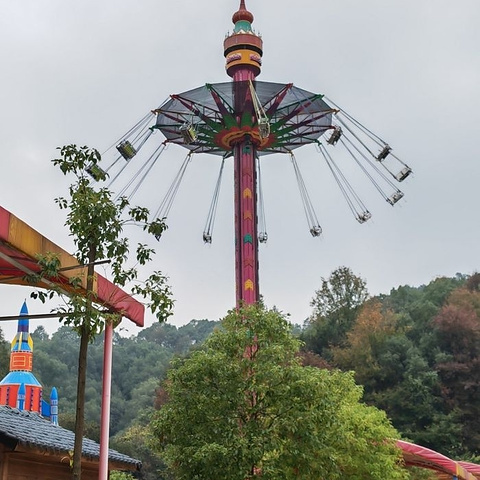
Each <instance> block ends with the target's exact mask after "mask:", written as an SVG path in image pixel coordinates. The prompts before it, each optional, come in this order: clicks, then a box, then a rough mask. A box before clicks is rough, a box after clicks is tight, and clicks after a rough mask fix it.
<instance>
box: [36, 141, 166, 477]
mask: <svg viewBox="0 0 480 480" xmlns="http://www.w3.org/2000/svg"><path fill="white" fill-rule="evenodd" d="M100 159H101V157H100V154H99V152H98V151H97V150H94V149H89V148H88V147H77V146H76V145H68V146H64V147H62V148H60V158H57V159H54V160H53V164H54V165H55V166H58V167H59V168H60V170H61V171H62V172H63V173H64V174H65V175H68V174H72V175H74V176H75V178H76V180H75V182H74V183H73V184H71V185H70V188H69V198H64V197H60V198H57V199H55V201H56V203H57V204H58V206H59V207H60V209H63V210H66V211H67V220H66V225H67V227H68V228H69V231H70V235H71V236H72V238H73V241H74V243H75V246H76V248H77V250H76V252H75V257H76V258H77V260H78V261H79V263H80V264H81V265H85V266H86V278H82V277H80V276H79V277H77V278H74V279H73V280H72V285H71V287H72V288H73V294H71V295H70V297H69V299H68V301H67V302H66V306H65V307H63V308H62V309H60V314H61V316H62V318H63V320H64V323H65V324H66V325H69V326H71V327H73V329H74V330H75V331H76V332H77V333H78V335H79V336H80V348H79V354H78V375H77V404H76V420H75V446H74V454H73V478H74V479H77V480H78V479H80V478H81V456H82V438H83V433H84V422H85V392H86V387H85V385H86V371H87V352H88V343H89V342H91V341H92V340H93V339H94V338H95V336H96V335H98V334H99V333H100V332H101V331H102V330H103V328H104V327H105V325H106V323H107V322H113V323H115V322H117V321H118V320H119V319H118V317H117V316H112V315H105V314H102V310H103V308H102V305H99V304H98V298H96V297H95V294H94V290H93V287H94V274H95V272H94V266H95V263H96V262H98V261H108V262H110V266H111V275H112V280H113V283H115V284H117V285H120V286H125V285H126V284H130V282H135V281H137V280H138V278H137V277H138V273H137V269H136V268H134V267H127V260H128V257H129V240H128V237H126V236H124V233H123V229H124V226H125V223H126V222H128V221H130V222H135V223H140V224H143V228H144V230H146V231H147V232H148V233H150V234H152V235H155V236H156V237H159V236H161V234H162V233H163V231H164V230H165V228H166V225H165V223H164V221H163V219H155V220H154V221H149V220H148V216H149V212H148V210H147V209H145V208H142V207H131V206H130V204H129V202H128V200H127V198H125V197H121V198H120V199H118V200H114V199H112V193H111V192H110V191H109V190H108V189H107V188H99V189H98V190H97V189H95V188H93V186H92V185H91V183H90V179H89V178H88V175H87V172H88V171H90V172H92V171H95V172H96V173H97V176H98V177H99V178H103V179H105V177H106V176H105V174H104V173H103V171H102V170H101V169H100V168H99V167H98V163H99V161H100ZM153 254H154V251H153V249H151V248H148V247H147V245H145V244H141V243H139V244H138V245H137V248H136V251H135V263H138V264H140V265H145V264H146V263H147V262H149V261H150V260H151V259H152V255H153ZM39 263H40V265H41V267H42V275H43V276H47V277H56V276H58V273H59V266H60V260H59V259H58V258H57V257H55V256H52V255H49V254H47V255H45V256H43V257H41V258H40V259H39ZM80 285H84V286H85V291H86V296H83V295H81V294H77V293H76V291H75V289H76V288H78V287H79V286H80ZM56 293H59V292H58V291H53V290H52V291H50V292H48V293H44V292H36V293H34V296H39V297H40V298H41V299H42V300H45V298H47V297H50V298H51V297H53V296H54V294H56ZM132 293H136V294H140V295H141V296H143V297H144V298H146V299H147V302H148V306H149V308H150V310H151V311H152V312H153V313H154V314H156V316H157V318H158V320H159V321H163V320H165V319H166V318H167V317H168V316H169V315H170V314H171V309H172V299H171V294H170V290H169V287H168V285H167V283H166V278H165V277H164V276H163V275H162V273H161V272H154V273H153V274H152V275H151V276H150V277H149V278H147V279H146V280H145V282H143V283H134V285H133V287H132Z"/></svg>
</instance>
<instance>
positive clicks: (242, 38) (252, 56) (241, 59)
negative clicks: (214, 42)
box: [223, 0, 263, 81]
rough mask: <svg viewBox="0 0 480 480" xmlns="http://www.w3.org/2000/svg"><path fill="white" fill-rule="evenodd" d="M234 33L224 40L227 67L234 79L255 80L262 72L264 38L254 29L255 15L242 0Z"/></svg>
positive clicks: (235, 14)
mask: <svg viewBox="0 0 480 480" xmlns="http://www.w3.org/2000/svg"><path fill="white" fill-rule="evenodd" d="M232 22H233V23H234V25H235V27H234V29H233V33H232V34H231V35H228V36H227V37H226V38H225V41H224V42H223V47H224V55H225V68H226V70H227V73H228V75H230V76H231V77H232V78H233V80H234V81H242V80H253V79H254V78H255V77H256V76H258V75H259V74H260V70H261V66H262V55H263V40H262V38H261V37H260V35H257V34H256V33H255V32H254V31H253V29H252V22H253V15H252V14H251V13H250V12H249V11H248V10H247V9H246V7H245V1H244V0H242V1H241V3H240V8H239V9H238V11H237V12H235V13H234V14H233V17H232Z"/></svg>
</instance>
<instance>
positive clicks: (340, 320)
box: [303, 267, 368, 359]
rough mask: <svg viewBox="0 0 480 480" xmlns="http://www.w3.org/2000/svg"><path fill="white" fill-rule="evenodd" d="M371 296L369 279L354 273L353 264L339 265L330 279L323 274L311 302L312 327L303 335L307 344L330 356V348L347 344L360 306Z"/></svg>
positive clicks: (316, 350) (325, 355) (308, 346)
mask: <svg viewBox="0 0 480 480" xmlns="http://www.w3.org/2000/svg"><path fill="white" fill-rule="evenodd" d="M367 298H368V290H367V286H366V282H365V280H363V279H362V278H361V277H358V276H357V275H354V273H353V272H352V271H351V270H350V268H347V267H339V268H337V269H336V270H334V271H333V272H332V273H331V274H330V276H329V277H328V279H326V278H322V284H321V287H320V288H319V289H318V290H317V291H316V292H315V296H314V297H313V300H312V302H311V306H312V307H313V312H312V315H311V317H310V319H309V320H308V325H309V329H308V330H307V331H306V332H305V333H306V334H305V335H304V336H303V339H304V341H305V342H306V344H307V348H308V349H309V350H312V351H313V352H315V353H318V354H320V355H323V356H324V357H325V358H327V359H330V358H331V352H330V351H329V349H330V348H331V347H335V346H339V345H342V344H343V342H344V341H345V339H346V334H347V332H348V331H349V330H350V328H351V327H352V324H353V321H354V320H355V317H356V314H357V311H358V309H359V307H360V306H361V305H362V304H363V302H365V300H366V299H367Z"/></svg>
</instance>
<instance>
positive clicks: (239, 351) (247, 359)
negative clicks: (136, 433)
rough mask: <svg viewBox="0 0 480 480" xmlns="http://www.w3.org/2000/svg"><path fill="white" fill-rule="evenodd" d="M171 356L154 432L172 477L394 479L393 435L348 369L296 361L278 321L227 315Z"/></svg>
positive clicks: (251, 310) (294, 346)
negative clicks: (197, 345) (186, 352)
mask: <svg viewBox="0 0 480 480" xmlns="http://www.w3.org/2000/svg"><path fill="white" fill-rule="evenodd" d="M222 326H223V328H222V329H221V330H216V331H215V332H214V333H213V334H212V336H211V337H209V339H208V340H207V342H206V345H205V348H202V349H200V350H198V351H195V352H193V353H192V354H191V355H190V356H189V357H188V358H186V359H183V360H177V361H176V362H175V364H174V366H173V368H172V370H170V372H169V375H168V380H167V382H166V384H165V388H166V390H167V392H168V401H167V403H166V404H164V405H163V406H162V407H161V409H160V410H159V412H158V413H157V414H156V416H155V419H154V421H153V431H154V434H155V436H156V438H157V442H158V448H159V449H160V450H161V451H162V455H163V458H164V459H165V461H166V462H167V464H168V465H169V467H170V468H171V469H172V471H173V473H174V476H175V478H176V479H178V480H181V479H191V478H197V479H199V480H200V479H207V478H208V479H210V478H219V479H222V478H225V479H229V480H235V479H238V480H244V479H247V478H253V477H256V476H257V475H259V474H261V476H262V478H265V479H290V478H292V479H293V478H296V479H298V478H305V479H306V478H327V477H328V478H341V477H342V478H343V477H344V476H345V475H347V476H350V477H351V478H357V477H358V478H363V477H365V476H367V475H368V476H369V477H370V478H374V479H375V478H378V479H380V478H385V476H388V477H389V478H402V477H403V472H402V470H401V469H399V467H398V464H397V461H398V459H399V452H398V450H397V449H396V447H395V446H394V442H393V439H394V438H396V435H397V434H396V432H395V431H394V429H393V428H392V427H391V426H390V424H389V422H388V420H387V418H386V417H385V415H384V414H383V413H382V412H380V411H379V410H377V409H375V408H373V407H367V406H366V405H364V404H362V403H360V397H361V395H362V391H361V388H359V387H358V386H356V385H355V383H354V381H353V377H352V375H351V374H346V373H341V372H339V371H331V372H330V371H327V370H321V369H318V368H314V367H302V366H301V364H300V359H299V357H298V356H297V353H298V351H299V348H300V342H299V341H298V339H296V338H295V337H293V335H292V334H291V327H290V325H289V324H288V322H287V321H286V319H285V317H284V316H283V315H282V314H280V313H279V312H277V311H268V310H265V309H264V308H263V307H246V308H244V309H242V310H241V311H239V312H236V311H233V312H230V313H229V314H228V315H227V317H226V318H225V319H224V321H223V324H222Z"/></svg>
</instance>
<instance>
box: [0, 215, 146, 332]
mask: <svg viewBox="0 0 480 480" xmlns="http://www.w3.org/2000/svg"><path fill="white" fill-rule="evenodd" d="M47 253H54V254H57V255H58V257H59V259H60V262H61V268H62V271H61V274H60V276H59V278H55V279H43V280H42V281H40V282H39V283H38V284H35V285H31V284H30V283H28V281H26V280H25V278H24V277H25V276H26V275H29V274H33V273H38V272H39V270H40V268H39V266H38V263H37V259H36V258H37V255H38V254H43V255H44V254H47ZM68 267H78V268H72V269H70V270H65V268H68ZM84 268H85V267H81V266H80V264H79V263H78V261H77V260H76V258H75V257H73V256H72V255H70V254H69V253H68V252H66V251H65V250H63V249H62V248H60V247H59V246H58V245H56V244H55V243H53V242H52V241H50V240H49V239H47V238H46V237H44V236H43V235H41V234H40V233H38V232H37V231H36V230H34V229H33V228H32V227H30V226H29V225H27V224H26V223H25V222H23V221H22V220H20V219H19V218H17V217H16V216H15V215H13V214H12V213H10V212H9V211H8V210H6V209H4V208H3V207H1V206H0V283H3V284H8V285H29V286H35V287H40V288H51V287H52V286H53V285H56V286H58V287H60V288H61V289H62V290H64V291H65V292H66V293H72V292H73V288H72V286H71V285H70V283H69V279H70V278H72V277H74V276H78V275H79V270H81V269H84ZM85 287H86V278H84V279H83V280H82V287H81V291H80V293H83V294H86V290H85ZM77 293H78V292H77ZM94 294H95V295H96V299H97V301H98V303H101V304H102V305H103V306H104V307H105V309H107V310H110V311H112V312H115V313H120V314H121V315H122V316H125V317H126V318H128V319H129V320H131V321H132V322H134V323H135V324H136V325H138V326H143V323H144V312H145V307H144V306H143V305H142V304H141V303H140V302H139V301H137V300H135V299H134V298H133V297H132V296H131V295H129V294H128V293H126V292H125V291H123V290H122V289H121V288H119V287H117V286H116V285H114V284H113V283H112V282H110V281H109V280H107V279H106V278H104V277H102V276H101V275H99V274H97V273H96V274H95V280H94Z"/></svg>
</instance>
